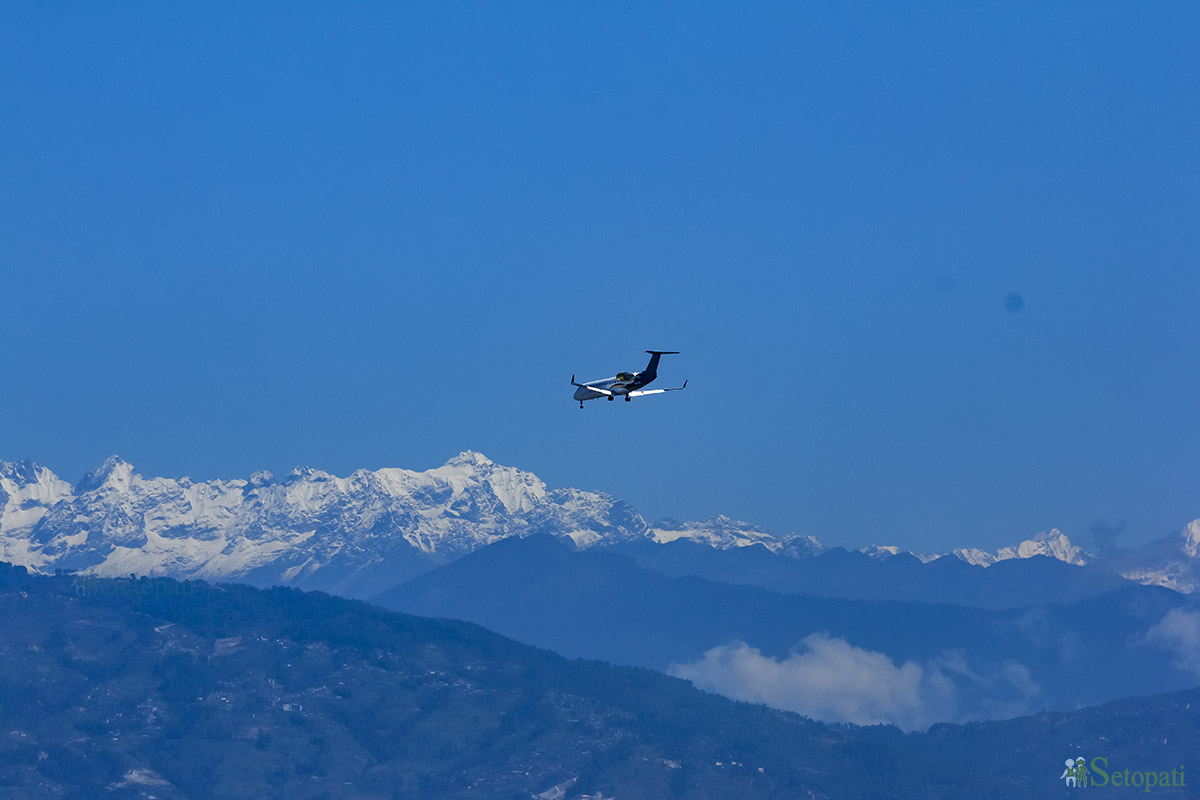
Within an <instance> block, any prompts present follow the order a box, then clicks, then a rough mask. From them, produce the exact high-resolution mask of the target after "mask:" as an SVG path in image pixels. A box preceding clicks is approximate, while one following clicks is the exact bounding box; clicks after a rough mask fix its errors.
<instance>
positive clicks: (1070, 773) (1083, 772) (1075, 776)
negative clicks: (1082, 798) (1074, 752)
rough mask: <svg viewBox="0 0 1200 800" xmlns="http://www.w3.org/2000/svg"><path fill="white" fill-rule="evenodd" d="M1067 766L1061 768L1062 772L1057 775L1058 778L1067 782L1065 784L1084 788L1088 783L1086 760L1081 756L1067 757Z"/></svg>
mask: <svg viewBox="0 0 1200 800" xmlns="http://www.w3.org/2000/svg"><path fill="white" fill-rule="evenodd" d="M1066 764H1067V768H1066V769H1064V770H1063V774H1062V775H1059V776H1058V778H1059V780H1064V781H1066V782H1067V786H1074V787H1076V788H1084V787H1086V786H1087V785H1088V768H1087V766H1085V765H1086V764H1087V762H1086V761H1085V760H1084V759H1082V758H1068V759H1067V761H1066Z"/></svg>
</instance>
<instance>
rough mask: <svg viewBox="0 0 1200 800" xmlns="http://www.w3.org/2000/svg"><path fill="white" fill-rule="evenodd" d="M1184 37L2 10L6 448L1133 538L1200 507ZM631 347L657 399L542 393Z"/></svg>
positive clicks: (781, 19)
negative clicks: (466, 469)
mask: <svg viewBox="0 0 1200 800" xmlns="http://www.w3.org/2000/svg"><path fill="white" fill-rule="evenodd" d="M1198 29H1200V9H1198V7H1197V6H1195V5H1194V4H1190V3H1157V4H1153V5H1144V4H1132V3H1089V4H1086V5H1085V4H1067V3H1009V4H1000V3H971V4H966V3H958V2H954V3H909V4H895V3H864V4H846V3H795V4H792V3H787V4H784V3H780V4H774V3H764V4H746V3H724V4H718V3H700V4H698V3H652V4H650V3H621V4H550V3H541V4H537V3H528V4H500V3H487V4H483V3H480V4H460V3H454V4H451V3H443V4H431V3H411V4H385V3H361V4H334V3H324V4H316V3H286V4H285V3H259V4H249V5H246V4H234V3H227V4H220V3H216V4H192V5H185V4H163V3H150V2H145V3H126V4H86V3H69V2H62V3H36V4H35V3H29V4H16V3H10V4H5V6H4V7H3V9H0V322H2V324H3V336H4V338H3V342H4V345H3V349H2V351H0V353H2V357H3V361H2V362H0V420H2V422H0V458H5V459H19V458H32V459H34V460H36V461H39V462H41V463H44V464H46V465H48V466H50V467H51V468H53V469H54V470H55V471H57V472H59V474H61V475H63V476H64V477H66V478H68V479H70V480H76V479H78V478H79V477H81V476H82V474H83V473H84V472H85V471H86V470H87V469H89V468H91V467H93V466H95V465H96V464H97V463H98V462H99V461H100V460H102V459H103V458H104V457H106V456H107V455H109V454H110V453H114V452H115V453H119V454H121V455H122V456H123V457H125V458H126V459H128V460H130V461H132V462H133V463H134V464H135V465H136V466H137V467H138V468H139V470H140V471H141V472H143V473H144V474H164V475H172V476H177V475H190V476H192V477H193V478H198V479H200V478H213V477H238V476H246V475H248V474H249V473H250V472H252V471H254V470H257V469H264V468H266V469H272V470H274V471H276V472H277V473H282V472H286V471H287V470H289V469H290V468H292V467H293V466H296V465H299V464H304V465H310V466H315V467H319V468H323V469H327V470H330V471H332V472H335V473H338V474H346V473H348V472H350V471H352V470H354V469H356V468H359V467H370V468H377V467H382V466H405V467H410V468H427V467H430V466H434V465H437V464H440V463H441V462H442V461H444V460H445V459H446V458H448V457H450V456H452V455H454V454H455V453H457V452H458V451H460V450H463V449H468V448H469V449H475V450H479V451H482V452H484V453H486V454H487V455H489V456H491V457H492V458H493V459H494V460H497V461H500V462H503V463H508V464H513V465H516V466H519V467H522V468H524V469H529V470H532V471H534V472H536V473H537V474H538V475H540V476H541V477H542V478H544V479H545V480H546V481H547V482H549V483H550V484H551V485H553V486H567V485H569V486H577V487H580V488H587V489H599V490H604V491H608V492H611V493H612V494H614V495H617V496H619V497H622V498H624V499H626V500H628V501H630V502H631V503H633V504H634V505H635V506H636V507H637V508H638V509H639V510H641V511H642V512H643V513H645V514H646V515H647V516H648V517H650V518H657V517H660V516H672V517H676V518H699V517H703V516H706V515H709V514H713V513H725V514H728V515H730V516H734V517H738V518H742V519H747V520H750V521H753V522H756V523H758V524H760V525H763V526H765V527H766V528H768V529H769V530H772V531H775V532H777V533H783V532H787V531H799V532H803V533H810V534H814V535H816V536H818V537H820V538H821V539H822V540H824V541H826V542H827V543H830V544H844V545H848V546H858V545H863V544H867V543H871V542H889V543H896V544H900V545H903V546H906V547H910V548H914V549H929V550H942V549H946V548H949V547H954V546H966V545H975V546H984V547H992V548H994V547H996V546H999V545H1003V544H1008V543H1011V542H1014V541H1018V540H1019V539H1020V538H1025V537H1027V536H1029V535H1032V534H1033V533H1035V532H1037V531H1039V530H1043V529H1047V528H1050V527H1059V528H1061V529H1063V530H1064V532H1066V533H1067V534H1068V535H1070V536H1072V537H1073V538H1075V539H1076V540H1079V541H1083V542H1086V541H1087V531H1088V528H1089V526H1091V525H1092V524H1093V523H1094V522H1096V521H1103V522H1106V523H1109V524H1115V523H1117V522H1118V521H1121V520H1124V521H1125V522H1126V523H1127V526H1126V528H1125V533H1124V543H1125V544H1130V545H1132V544H1136V543H1138V542H1142V541H1146V540H1149V539H1151V538H1156V537H1158V536H1162V535H1164V534H1166V533H1169V532H1171V531H1173V530H1177V529H1178V528H1179V527H1181V526H1182V525H1183V524H1185V523H1186V522H1188V521H1189V520H1191V519H1193V518H1196V517H1200V446H1198V445H1200V415H1198V414H1197V411H1196V409H1197V398H1198V397H1200V370H1198V368H1197V364H1198V361H1200V359H1198V358H1197V353H1198V352H1200V326H1198V324H1197V320H1198V317H1200V313H1198V312H1200V270H1198V269H1197V267H1198V266H1200V265H1198V260H1200V258H1198V257H1200V225H1198V224H1197V220H1200V188H1198V187H1200V146H1198V145H1197V142H1200V48H1197V47H1196V46H1195V41H1196V39H1195V33H1196V31H1197V30H1198ZM1014 294H1015V295H1019V296H1020V298H1021V300H1023V304H1021V307H1020V308H1010V307H1009V305H1006V298H1009V296H1010V295H1014ZM1011 305H1013V306H1015V305H1016V304H1015V303H1013V304H1011ZM646 348H661V349H673V350H681V351H683V353H682V354H681V355H679V356H672V357H668V358H667V359H665V360H664V362H663V366H662V368H661V369H660V381H661V382H662V384H664V385H677V382H678V381H682V380H683V379H684V378H687V379H688V380H689V385H688V390H687V391H686V392H681V393H676V394H672V395H667V396H661V397H653V398H647V399H645V400H643V401H639V402H635V403H630V404H625V403H612V404H609V403H606V402H603V401H597V402H592V403H589V404H588V406H587V408H586V409H584V410H582V411H581V410H580V409H579V408H578V406H577V404H575V403H573V402H572V401H571V388H572V387H571V386H570V385H569V384H568V379H569V377H570V375H571V373H573V372H574V373H577V374H578V375H579V376H580V377H581V378H598V377H603V376H606V375H611V374H613V373H614V372H615V371H617V370H620V369H640V368H641V367H642V366H643V365H644V359H645V356H644V355H643V354H642V351H643V350H645V349H646Z"/></svg>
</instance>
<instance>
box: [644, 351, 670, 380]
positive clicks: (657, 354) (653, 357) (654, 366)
mask: <svg viewBox="0 0 1200 800" xmlns="http://www.w3.org/2000/svg"><path fill="white" fill-rule="evenodd" d="M646 352H647V353H649V354H650V363H649V364H647V365H646V368H645V369H644V370H642V372H643V373H647V372H648V373H650V380H654V378H656V377H657V376H658V359H659V358H661V357H662V356H677V355H679V351H678V350H647V351H646ZM647 383H649V381H647Z"/></svg>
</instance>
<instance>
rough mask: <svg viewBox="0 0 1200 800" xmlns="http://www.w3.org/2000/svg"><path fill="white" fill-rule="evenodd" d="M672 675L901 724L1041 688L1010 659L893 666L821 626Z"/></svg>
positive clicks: (1008, 709)
mask: <svg viewBox="0 0 1200 800" xmlns="http://www.w3.org/2000/svg"><path fill="white" fill-rule="evenodd" d="M670 672H671V674H672V675H675V676H676V677H680V678H685V679H687V680H690V681H691V682H692V683H693V684H695V685H696V686H697V687H699V688H701V689H705V690H707V691H711V692H716V693H717V694H722V695H725V696H726V697H731V698H733V699H736V700H746V701H749V702H757V703H764V704H766V705H769V706H773V707H775V708H780V709H785V710H788V711H795V712H797V713H800V714H803V715H805V716H808V717H811V718H813V719H818V720H822V721H825V722H850V723H854V724H857V725H873V724H880V723H883V724H891V725H895V726H897V727H899V728H901V729H903V730H906V731H913V730H923V729H925V728H928V727H929V726H930V725H932V724H934V723H936V722H961V721H966V720H972V719H984V718H992V719H996V718H1003V717H1011V716H1017V715H1019V714H1022V713H1027V712H1028V711H1030V710H1032V709H1034V708H1036V700H1037V698H1038V696H1039V694H1040V690H1039V687H1038V685H1037V683H1036V682H1035V681H1034V680H1033V678H1032V676H1031V674H1030V672H1029V670H1028V669H1027V668H1026V667H1025V666H1023V665H1021V664H1018V663H1016V662H1012V661H1007V662H1005V663H1003V664H1001V665H998V666H997V667H996V668H994V669H991V670H989V671H986V672H980V671H978V670H976V669H972V668H971V667H970V666H968V664H967V662H966V659H965V658H964V657H963V656H962V654H961V653H957V652H953V651H951V652H946V653H943V654H941V655H939V656H938V657H937V658H936V659H933V660H931V661H929V662H928V663H926V664H919V663H917V662H914V661H906V662H904V663H903V664H900V665H897V664H896V663H895V662H894V661H892V659H891V658H889V657H888V656H887V655H885V654H884V653H879V652H875V651H871V650H865V649H863V648H861V647H855V646H854V645H852V644H850V643H849V642H847V641H846V640H845V639H840V638H836V637H831V636H829V635H828V634H826V633H814V634H811V635H809V636H806V637H804V639H803V640H801V642H800V644H799V645H798V646H797V647H796V649H795V650H793V651H792V653H791V654H790V655H788V657H787V658H783V659H777V658H774V657H771V656H766V655H763V653H762V652H761V651H759V650H758V649H756V648H754V647H751V646H749V645H747V644H746V643H745V642H741V641H735V642H731V643H729V644H725V645H722V646H720V647H714V648H713V649H711V650H709V651H707V652H706V653H705V654H704V657H703V658H701V659H700V660H698V661H695V662H693V663H690V664H675V665H672V666H671V668H670Z"/></svg>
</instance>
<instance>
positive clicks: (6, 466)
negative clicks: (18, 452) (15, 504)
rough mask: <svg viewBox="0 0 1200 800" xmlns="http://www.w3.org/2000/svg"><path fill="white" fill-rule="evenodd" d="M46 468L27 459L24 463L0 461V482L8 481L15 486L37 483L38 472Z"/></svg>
mask: <svg viewBox="0 0 1200 800" xmlns="http://www.w3.org/2000/svg"><path fill="white" fill-rule="evenodd" d="M45 469H46V468H45V467H43V466H41V465H40V464H35V463H34V462H32V461H30V460H29V459H25V460H24V461H0V480H4V479H8V480H9V481H12V482H13V483H14V484H16V485H17V486H26V485H28V484H31V483H37V480H38V472H39V471H41V470H45Z"/></svg>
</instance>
